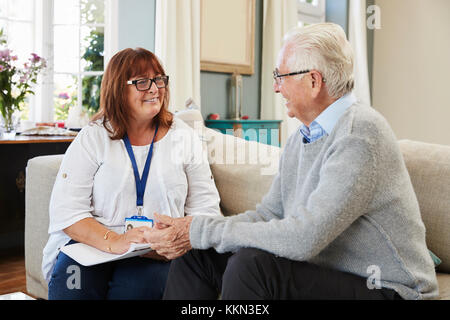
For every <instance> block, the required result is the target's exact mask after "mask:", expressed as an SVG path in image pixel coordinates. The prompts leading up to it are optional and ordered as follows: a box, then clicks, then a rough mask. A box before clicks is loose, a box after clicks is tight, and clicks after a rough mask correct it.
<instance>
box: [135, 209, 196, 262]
mask: <svg viewBox="0 0 450 320" xmlns="http://www.w3.org/2000/svg"><path fill="white" fill-rule="evenodd" d="M155 219H156V225H155V227H154V228H152V229H149V230H146V231H145V232H144V238H145V240H146V241H147V242H149V243H150V245H151V247H152V249H153V250H155V251H156V253H158V254H159V255H161V256H164V257H166V258H167V259H169V260H172V259H175V258H178V257H180V256H182V255H183V254H185V253H186V252H187V251H189V250H191V248H192V247H191V242H190V240H189V228H190V226H191V222H192V217H191V216H188V217H183V218H171V217H169V216H166V215H161V214H158V213H155Z"/></svg>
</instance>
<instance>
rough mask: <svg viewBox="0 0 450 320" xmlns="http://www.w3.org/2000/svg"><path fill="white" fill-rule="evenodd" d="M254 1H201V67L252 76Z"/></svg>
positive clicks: (205, 69) (206, 69) (207, 69)
mask: <svg viewBox="0 0 450 320" xmlns="http://www.w3.org/2000/svg"><path fill="white" fill-rule="evenodd" d="M254 61H255V0H227V1H223V0H201V21H200V67H201V70H203V71H213V72H224V73H238V74H248V75H250V74H253V72H254Z"/></svg>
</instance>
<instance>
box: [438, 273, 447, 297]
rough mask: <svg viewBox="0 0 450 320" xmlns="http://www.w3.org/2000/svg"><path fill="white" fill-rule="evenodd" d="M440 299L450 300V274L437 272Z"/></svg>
mask: <svg viewBox="0 0 450 320" xmlns="http://www.w3.org/2000/svg"><path fill="white" fill-rule="evenodd" d="M437 280H438V284H439V297H438V299H439V300H450V274H447V273H437Z"/></svg>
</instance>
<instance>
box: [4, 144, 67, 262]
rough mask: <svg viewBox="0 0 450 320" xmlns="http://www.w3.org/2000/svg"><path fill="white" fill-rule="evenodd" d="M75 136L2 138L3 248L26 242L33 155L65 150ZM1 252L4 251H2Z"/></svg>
mask: <svg viewBox="0 0 450 320" xmlns="http://www.w3.org/2000/svg"><path fill="white" fill-rule="evenodd" d="M73 139H74V138H73V137H35V136H29V137H27V136H17V137H16V138H15V139H14V140H4V139H0V221H1V223H0V252H1V253H6V252H8V251H10V250H17V249H20V248H22V250H23V245H24V231H25V180H26V170H25V169H26V166H27V162H28V160H29V159H31V158H34V157H37V156H42V155H51V154H63V153H65V152H66V149H67V148H68V146H69V145H70V143H71V142H72V140H73ZM0 255H1V254H0Z"/></svg>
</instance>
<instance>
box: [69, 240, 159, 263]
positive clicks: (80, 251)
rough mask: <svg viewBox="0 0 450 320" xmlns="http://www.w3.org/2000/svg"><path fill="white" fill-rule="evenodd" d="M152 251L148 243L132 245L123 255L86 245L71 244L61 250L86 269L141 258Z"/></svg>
mask: <svg viewBox="0 0 450 320" xmlns="http://www.w3.org/2000/svg"><path fill="white" fill-rule="evenodd" d="M151 250H152V249H151V248H150V244H148V243H132V244H131V245H130V249H128V251H127V252H125V253H123V254H112V253H107V252H104V251H101V250H98V249H96V248H94V247H91V246H89V245H87V244H84V243H74V244H69V245H67V246H65V247H63V248H62V249H61V251H62V252H64V253H65V254H66V255H68V256H69V257H71V258H72V259H73V260H75V261H76V262H78V263H79V264H81V265H83V266H86V267H88V266H93V265H96V264H101V263H105V262H110V261H115V260H121V259H126V258H131V257H136V256H141V255H143V254H146V253H147V252H149V251H151Z"/></svg>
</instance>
